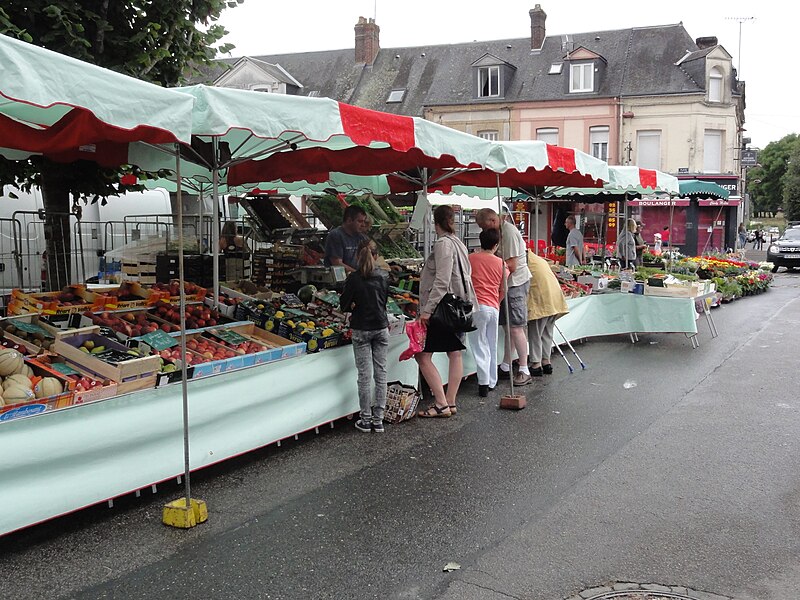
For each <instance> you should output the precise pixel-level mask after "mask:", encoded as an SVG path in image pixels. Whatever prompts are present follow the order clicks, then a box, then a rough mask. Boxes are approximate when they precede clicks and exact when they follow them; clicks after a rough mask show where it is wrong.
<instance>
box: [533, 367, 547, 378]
mask: <svg viewBox="0 0 800 600" xmlns="http://www.w3.org/2000/svg"><path fill="white" fill-rule="evenodd" d="M543 373H544V367H531V377H541V376H542V374H543Z"/></svg>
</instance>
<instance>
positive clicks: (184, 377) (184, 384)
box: [175, 145, 192, 509]
mask: <svg viewBox="0 0 800 600" xmlns="http://www.w3.org/2000/svg"><path fill="white" fill-rule="evenodd" d="M175 156H176V159H175V172H176V178H177V181H178V189H177V192H176V197H177V200H178V279H179V280H180V288H181V302H180V311H181V395H182V396H183V478H184V481H185V482H186V508H187V509H191V507H192V502H191V497H192V488H191V483H190V482H189V472H190V471H191V468H190V465H189V389H188V385H189V375H188V373H187V365H186V291H185V290H184V286H185V285H186V280H185V279H184V273H183V194H182V193H181V156H180V151H179V148H178V146H177V145H176V146H175Z"/></svg>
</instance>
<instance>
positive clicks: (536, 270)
mask: <svg viewBox="0 0 800 600" xmlns="http://www.w3.org/2000/svg"><path fill="white" fill-rule="evenodd" d="M528 268H529V269H530V272H531V289H530V291H529V292H528V348H529V350H530V359H529V363H528V365H529V367H530V371H531V377H541V376H542V375H551V374H552V373H553V365H552V364H551V362H550V354H551V352H552V350H553V328H554V326H555V323H556V319H558V318H559V317H563V316H564V315H565V314H567V313H568V312H569V308H568V307H567V300H566V298H564V292H563V291H561V284H560V283H558V279H557V278H556V276H555V273H553V269H551V268H550V263H548V262H547V261H546V260H545V259H543V258H542V257H541V256H537V255H536V254H534V253H533V252H528Z"/></svg>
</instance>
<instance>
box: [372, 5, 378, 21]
mask: <svg viewBox="0 0 800 600" xmlns="http://www.w3.org/2000/svg"><path fill="white" fill-rule="evenodd" d="M372 19H373V21H375V22H376V23H377V22H378V0H375V1H374V2H373V3H372Z"/></svg>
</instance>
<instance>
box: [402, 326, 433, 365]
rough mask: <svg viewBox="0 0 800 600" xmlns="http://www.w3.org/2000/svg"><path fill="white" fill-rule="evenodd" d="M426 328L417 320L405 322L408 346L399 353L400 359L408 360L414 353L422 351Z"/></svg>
mask: <svg viewBox="0 0 800 600" xmlns="http://www.w3.org/2000/svg"><path fill="white" fill-rule="evenodd" d="M427 332H428V330H427V328H426V327H425V325H423V324H422V323H420V322H419V321H411V322H410V323H406V335H407V336H408V348H406V349H405V350H403V352H402V353H401V354H400V360H408V359H409V358H411V357H412V356H414V355H415V354H419V353H420V352H422V349H423V348H425V335H426V334H427Z"/></svg>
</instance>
